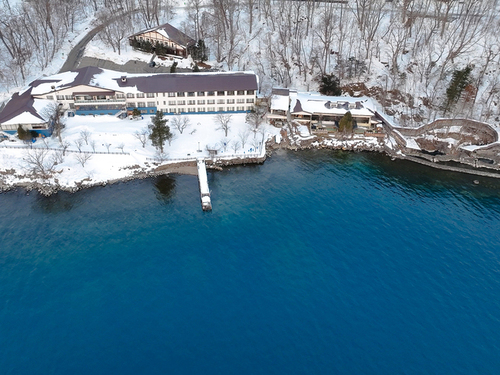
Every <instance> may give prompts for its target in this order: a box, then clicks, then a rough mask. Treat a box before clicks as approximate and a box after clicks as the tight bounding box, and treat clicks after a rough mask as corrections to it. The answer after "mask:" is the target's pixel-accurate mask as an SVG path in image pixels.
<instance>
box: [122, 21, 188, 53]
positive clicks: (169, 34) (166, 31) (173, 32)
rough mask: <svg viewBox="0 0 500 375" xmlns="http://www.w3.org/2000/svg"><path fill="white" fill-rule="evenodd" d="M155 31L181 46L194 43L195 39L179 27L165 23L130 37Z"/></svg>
mask: <svg viewBox="0 0 500 375" xmlns="http://www.w3.org/2000/svg"><path fill="white" fill-rule="evenodd" d="M153 31H156V32H157V33H158V34H160V35H163V36H164V37H165V38H168V39H170V40H171V41H173V42H174V43H176V44H178V45H180V46H182V47H187V46H188V45H190V44H194V43H195V42H196V41H195V40H194V39H193V38H191V37H190V36H188V35H186V34H184V33H183V32H182V31H180V30H179V29H176V28H175V27H173V26H172V25H171V24H169V23H166V24H163V25H160V26H157V27H153V28H150V29H146V30H142V31H139V32H138V33H135V34H134V35H131V36H130V38H134V37H136V36H139V35H141V34H144V33H147V32H153Z"/></svg>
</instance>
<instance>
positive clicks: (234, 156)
mask: <svg viewBox="0 0 500 375" xmlns="http://www.w3.org/2000/svg"><path fill="white" fill-rule="evenodd" d="M0 147H2V148H25V149H30V150H52V151H64V152H73V153H76V154H101V155H130V152H101V151H78V150H68V149H66V150H64V149H62V148H52V147H32V146H29V145H28V146H18V145H1V144H0ZM260 156H261V155H260V154H257V153H254V154H243V155H241V154H240V155H236V154H232V155H218V156H217V157H216V159H249V158H259V157H260ZM196 159H197V158H196V157H190V158H172V159H171V158H165V161H196ZM210 159H212V158H211V157H206V158H205V160H210ZM146 160H148V161H158V160H159V159H158V158H146Z"/></svg>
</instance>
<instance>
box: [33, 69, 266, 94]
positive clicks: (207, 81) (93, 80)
mask: <svg viewBox="0 0 500 375" xmlns="http://www.w3.org/2000/svg"><path fill="white" fill-rule="evenodd" d="M122 77H124V78H125V81H123V80H122ZM78 85H87V86H92V87H100V88H103V89H107V90H112V91H119V92H123V93H129V92H131V93H134V92H137V91H140V92H144V93H157V92H191V91H223V90H225V91H231V90H258V80H257V76H256V75H255V73H254V72H250V71H248V72H209V73H175V74H171V73H160V74H158V73H138V74H137V73H136V74H130V73H123V72H116V71H114V70H107V69H101V68H96V67H85V68H81V69H78V70H76V71H75V72H65V73H59V74H56V75H53V76H49V77H45V78H41V79H39V80H36V81H34V82H33V83H32V86H33V89H32V94H33V95H43V94H47V93H50V92H54V91H58V90H61V89H65V88H68V87H73V86H78Z"/></svg>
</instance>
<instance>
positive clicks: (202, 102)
mask: <svg viewBox="0 0 500 375" xmlns="http://www.w3.org/2000/svg"><path fill="white" fill-rule="evenodd" d="M253 102H254V100H253V99H246V100H245V99H237V100H236V103H237V104H243V103H247V104H253ZM145 104H146V102H137V107H156V106H157V105H160V103H159V102H156V103H155V102H147V105H145ZM196 104H198V105H205V104H207V105H211V104H215V100H198V103H196V100H188V101H187V105H196ZM217 104H234V99H227V101H226V100H224V99H218V100H217ZM163 105H167V102H166V101H165V100H164V101H163ZM168 105H169V106H174V105H186V101H185V100H177V101H175V100H169V101H168ZM135 106H136V103H134V102H127V107H135Z"/></svg>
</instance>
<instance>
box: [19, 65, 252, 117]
mask: <svg viewBox="0 0 500 375" xmlns="http://www.w3.org/2000/svg"><path fill="white" fill-rule="evenodd" d="M31 85H32V86H31V88H30V90H29V91H30V92H29V94H28V93H26V95H28V96H29V97H30V98H34V99H35V100H37V99H45V100H55V101H57V103H58V104H59V105H60V106H61V109H63V110H72V111H74V113H76V114H77V115H106V114H108V115H117V114H120V115H125V114H126V113H127V112H131V111H132V110H133V109H135V108H137V109H138V110H139V111H140V112H141V113H143V114H154V113H156V111H158V110H161V111H163V112H164V113H166V114H174V113H220V112H248V111H251V110H252V109H253V107H254V105H255V100H256V96H257V92H258V79H257V76H256V75H255V74H254V73H253V72H224V73H178V74H154V73H153V74H127V73H122V72H115V71H112V70H106V69H100V68H96V67H85V68H81V69H78V70H76V71H73V72H63V73H59V74H56V75H53V76H50V77H46V78H41V79H39V80H36V81H34V82H32V84H31ZM14 98H16V97H14ZM16 100H18V99H16Z"/></svg>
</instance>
